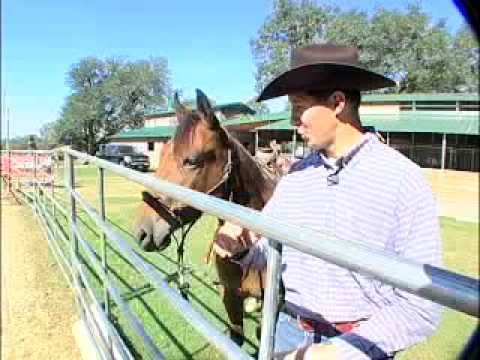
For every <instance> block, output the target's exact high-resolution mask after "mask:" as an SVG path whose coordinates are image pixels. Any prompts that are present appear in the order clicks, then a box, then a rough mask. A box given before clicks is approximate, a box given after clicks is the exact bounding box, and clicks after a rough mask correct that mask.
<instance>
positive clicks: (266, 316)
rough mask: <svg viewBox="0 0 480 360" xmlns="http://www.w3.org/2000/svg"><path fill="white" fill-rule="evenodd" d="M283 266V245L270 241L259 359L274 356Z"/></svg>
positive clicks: (265, 359) (264, 359)
mask: <svg viewBox="0 0 480 360" xmlns="http://www.w3.org/2000/svg"><path fill="white" fill-rule="evenodd" d="M281 266H282V245H281V244H280V243H279V242H277V241H275V240H270V241H269V248H268V261H267V280H266V283H267V284H268V286H267V289H266V292H265V295H264V304H263V311H262V331H261V338H260V349H259V356H258V359H261V360H268V359H272V358H273V356H272V355H273V349H274V347H275V329H276V321H277V313H278V305H279V299H278V297H279V296H278V294H279V290H280V276H281Z"/></svg>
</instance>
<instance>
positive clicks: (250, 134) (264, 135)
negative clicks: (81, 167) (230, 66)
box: [111, 94, 480, 171]
mask: <svg viewBox="0 0 480 360" xmlns="http://www.w3.org/2000/svg"><path fill="white" fill-rule="evenodd" d="M216 108H217V110H218V116H219V118H220V119H221V121H222V124H223V126H225V127H226V128H227V129H228V130H229V132H230V133H232V134H233V135H234V136H235V137H236V138H237V139H239V140H240V142H242V144H244V145H245V146H246V147H247V148H248V149H249V150H250V152H251V153H252V154H254V153H256V152H257V150H258V149H259V148H263V147H268V145H269V143H270V142H271V141H272V140H276V142H277V143H279V144H280V146H281V150H282V152H285V153H289V154H293V153H294V154H295V156H296V157H303V156H305V155H306V154H307V153H308V149H307V148H306V147H305V145H304V144H303V142H302V140H301V138H300V137H299V136H297V132H296V129H295V128H294V127H293V126H292V125H291V124H290V112H289V111H282V112H276V113H269V114H261V115H255V112H254V111H253V110H252V109H251V108H250V107H248V106H247V105H245V104H244V103H241V102H235V103H227V104H221V105H217V106H216ZM479 110H480V102H479V95H478V94H368V95H364V96H363V97H362V105H361V107H360V114H361V119H362V123H363V125H364V126H367V127H371V128H374V129H375V130H376V131H377V132H379V133H380V134H381V135H382V136H383V138H384V140H385V142H386V143H387V144H389V145H390V146H392V147H394V148H395V149H397V150H398V151H400V152H402V153H403V154H404V155H406V156H407V157H409V158H410V159H412V160H413V161H415V162H416V163H418V164H419V165H420V166H422V167H429V168H439V169H455V170H467V171H480V149H479V145H480V143H479V133H480V130H479V115H480V113H479ZM176 124H177V123H176V118H175V112H174V111H173V108H172V106H171V105H169V107H168V108H167V109H164V110H162V109H160V110H158V109H156V110H155V109H154V110H151V111H150V112H148V113H147V115H146V116H145V127H144V128H141V129H131V130H124V131H121V132H120V133H118V134H117V135H115V136H114V137H112V139H111V141H112V142H115V143H128V144H131V145H134V146H136V147H137V148H138V149H139V150H141V151H142V152H144V153H147V154H148V155H149V156H150V162H151V164H152V165H153V166H154V167H155V166H156V164H158V156H159V154H160V150H161V147H162V146H163V144H164V143H165V142H166V141H167V140H168V139H169V138H170V137H171V136H172V135H173V133H174V131H175V126H176ZM294 150H295V151H294Z"/></svg>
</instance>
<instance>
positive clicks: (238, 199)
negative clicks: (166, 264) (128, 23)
mask: <svg viewBox="0 0 480 360" xmlns="http://www.w3.org/2000/svg"><path fill="white" fill-rule="evenodd" d="M196 100H197V110H196V111H192V110H190V109H188V108H187V107H185V106H184V105H183V104H181V103H180V101H179V100H178V97H177V95H175V99H174V101H175V110H176V115H177V120H178V123H179V125H178V127H177V130H176V133H175V135H174V136H173V138H172V139H171V140H170V141H169V142H167V143H166V144H165V146H163V149H162V153H161V156H160V162H159V166H158V168H157V170H156V173H155V176H156V177H159V178H162V179H164V180H167V181H170V182H173V183H176V184H179V185H182V186H185V187H188V188H190V189H193V190H196V191H200V192H203V193H207V194H210V195H213V196H216V197H219V198H223V199H225V200H229V201H232V202H234V203H237V204H240V205H244V206H247V207H249V208H252V209H256V210H260V209H262V208H263V206H264V205H265V203H266V202H267V201H268V199H269V198H270V197H271V195H272V193H273V190H274V188H275V185H276V181H275V179H274V178H272V177H271V176H270V175H269V174H268V173H267V172H266V171H265V170H263V169H262V168H261V167H260V166H259V165H258V164H257V162H256V161H255V160H254V158H253V157H252V156H251V155H250V154H249V152H248V151H247V150H246V149H245V148H244V147H243V146H242V145H241V144H240V143H239V142H238V141H237V140H236V139H234V138H233V137H231V136H230V135H229V134H228V132H227V131H226V130H225V129H224V128H223V127H222V126H221V124H220V122H219V120H218V119H217V117H216V116H215V110H214V109H213V108H212V106H211V104H210V102H209V100H208V99H207V97H206V96H205V94H204V93H203V92H201V91H200V90H197V99H196ZM144 200H145V202H146V203H145V204H143V205H142V206H141V209H140V211H139V216H138V218H137V221H136V224H135V236H136V238H137V240H138V241H139V242H140V245H141V247H142V248H143V249H144V250H146V251H153V250H162V249H165V248H166V247H167V246H168V244H169V242H170V236H171V234H172V233H173V231H174V230H176V228H178V227H180V226H182V225H185V224H187V223H192V222H194V221H196V220H197V219H198V218H199V217H200V215H201V213H200V212H199V211H197V210H195V209H193V208H191V207H189V206H186V205H183V204H181V203H180V202H178V201H176V200H174V199H171V198H168V197H166V196H164V195H162V194H155V195H148V194H144ZM219 225H223V222H222V221H219ZM217 231H218V229H217ZM215 236H217V232H216V235H215ZM238 239H240V241H241V244H239V246H238V247H237V248H238V249H239V250H245V249H248V247H249V246H251V242H249V241H243V240H245V239H248V237H239V238H238ZM241 239H243V240H241ZM214 240H219V241H225V236H219V237H218V238H215V239H214ZM229 247H230V248H231V244H230V245H229ZM215 260H216V261H215V263H216V267H217V271H218V275H219V280H220V283H221V284H222V298H223V302H224V304H225V308H226V310H227V314H228V317H229V320H230V321H231V323H232V332H231V335H232V338H234V340H236V341H237V342H239V343H242V342H243V299H244V298H245V296H246V295H248V294H250V293H251V292H252V291H254V290H257V291H256V294H255V295H257V296H258V295H260V294H261V293H260V294H259V291H258V286H259V285H258V283H259V281H256V282H255V281H254V280H255V279H257V280H261V276H259V275H258V272H257V274H250V273H248V272H247V274H244V273H243V271H242V269H241V268H240V266H239V265H238V264H236V263H234V262H232V261H230V260H228V259H227V260H226V259H222V258H220V257H219V256H216V257H215ZM252 279H253V282H252ZM252 283H253V284H254V285H252ZM255 284H256V285H255ZM242 289H243V290H244V291H242ZM254 292H255V291H254Z"/></svg>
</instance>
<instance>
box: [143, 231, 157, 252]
mask: <svg viewBox="0 0 480 360" xmlns="http://www.w3.org/2000/svg"><path fill="white" fill-rule="evenodd" d="M140 247H141V248H142V249H143V250H144V251H147V252H151V251H154V250H155V243H154V242H153V236H152V234H147V233H146V232H144V235H143V237H142V239H141V240H140Z"/></svg>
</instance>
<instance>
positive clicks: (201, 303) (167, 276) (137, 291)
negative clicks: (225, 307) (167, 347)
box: [62, 220, 258, 359]
mask: <svg viewBox="0 0 480 360" xmlns="http://www.w3.org/2000/svg"><path fill="white" fill-rule="evenodd" d="M109 223H110V224H111V225H112V226H113V227H115V228H116V229H118V230H120V231H121V232H122V233H123V234H124V235H126V237H129V238H130V240H131V239H133V236H132V234H131V233H130V232H129V231H127V230H126V229H124V228H123V227H121V226H119V225H118V224H115V223H113V222H111V221H110V222H109ZM82 224H83V225H85V226H86V227H87V229H88V230H90V232H91V233H92V235H93V236H96V237H97V238H98V233H97V232H96V231H95V230H94V229H92V228H91V226H89V225H87V224H86V223H85V221H83V220H82ZM62 230H63V229H62ZM129 242H130V241H129ZM130 245H131V246H134V245H132V244H130ZM107 246H108V249H109V251H111V252H112V255H113V254H115V256H116V257H117V259H119V260H120V261H121V262H123V263H125V264H126V265H128V267H130V268H131V270H133V271H135V272H137V273H139V271H138V270H137V269H136V268H135V266H133V264H132V263H131V262H130V261H129V260H128V259H127V258H126V257H125V256H124V255H123V254H122V252H121V251H120V250H117V249H116V248H114V247H113V246H112V245H111V244H108V243H107ZM134 251H135V253H136V254H137V255H138V256H139V257H140V258H141V259H142V260H143V261H145V262H146V263H148V264H149V265H151V266H152V267H153V268H155V269H156V270H157V271H158V272H159V273H160V274H162V275H163V278H162V280H165V281H166V282H168V283H171V282H173V281H175V280H176V278H177V277H178V273H177V272H175V273H169V272H167V271H166V270H164V269H162V267H161V265H158V264H157V263H155V262H154V261H152V260H151V259H149V258H147V257H146V256H145V255H144V254H142V253H141V252H138V251H137V250H134ZM157 254H158V256H159V257H160V258H161V260H162V261H166V262H168V263H169V264H171V265H177V264H178V263H177V261H175V260H174V259H173V258H172V257H171V256H169V255H167V254H164V253H157ZM95 257H96V260H97V261H98V262H100V263H101V257H100V256H99V254H98V253H97V250H95ZM83 263H84V264H85V265H86V267H87V269H88V272H89V273H90V274H91V276H93V277H94V278H95V281H96V282H97V284H100V286H101V284H102V279H101V277H100V276H99V275H98V274H97V273H96V272H95V269H94V268H93V267H92V265H90V264H88V262H86V261H85V258H84V259H83ZM117 264H118V263H117ZM120 264H121V263H120ZM119 266H120V267H121V265H119ZM116 267H118V266H116ZM108 271H109V273H110V274H111V275H112V276H113V277H114V278H115V279H116V280H117V281H118V282H119V284H121V285H122V286H123V287H124V289H125V290H126V291H123V293H122V298H123V299H124V300H126V301H129V302H130V301H133V300H137V301H138V302H139V305H140V307H141V308H143V309H144V310H145V312H144V314H145V316H150V317H151V319H152V320H153V321H154V323H155V324H156V326H157V327H158V329H159V331H160V332H162V334H164V335H165V336H166V337H167V338H168V339H169V340H170V342H171V343H172V344H173V345H174V346H175V347H176V348H177V349H178V350H179V351H180V352H181V353H182V354H183V356H184V357H185V358H188V359H192V358H193V357H194V355H195V354H198V353H199V352H201V351H204V350H205V349H207V348H208V347H209V346H210V345H209V344H208V343H206V344H205V345H204V346H202V347H201V348H200V349H198V350H195V351H194V352H193V353H190V352H189V350H188V349H187V347H186V346H185V345H184V343H182V342H181V341H179V340H178V338H177V336H176V335H175V333H174V332H172V331H171V330H170V329H169V328H168V326H167V325H165V323H164V322H162V320H161V319H160V318H159V317H158V316H157V314H156V312H155V311H154V309H153V308H152V306H151V304H152V302H151V301H147V300H145V298H144V297H145V296H146V295H148V294H150V293H151V292H153V291H154V290H155V288H154V287H153V286H152V285H150V284H149V283H147V284H144V285H142V286H140V287H133V286H132V285H131V282H129V281H128V280H127V279H126V277H125V276H124V274H120V273H119V271H118V269H115V268H113V267H112V266H110V265H109V266H108ZM190 276H191V277H192V279H193V280H196V281H198V284H200V286H198V288H202V287H203V288H205V289H208V290H209V291H211V292H213V293H214V294H215V295H217V296H218V291H217V290H216V288H215V287H214V286H213V285H211V284H209V283H208V282H207V281H206V280H205V279H204V277H202V276H199V275H197V274H195V272H194V271H192V273H191V274H190ZM193 280H192V281H193ZM187 294H188V297H189V299H190V300H191V301H192V302H194V303H195V304H197V305H198V307H199V308H200V309H202V310H203V311H204V312H205V313H208V314H210V315H211V316H212V317H213V318H215V320H216V321H218V322H219V323H220V324H222V325H223V326H225V327H228V328H230V324H229V322H228V320H226V319H225V318H223V317H222V316H220V315H219V314H218V313H217V312H216V311H215V309H214V308H212V307H211V306H209V304H207V302H206V301H205V300H202V299H201V298H200V297H199V296H198V295H196V293H195V292H192V291H191V290H187ZM112 305H113V306H114V307H116V305H115V304H112ZM245 315H246V318H250V319H253V320H254V321H255V322H256V323H257V324H258V319H256V318H255V317H252V316H251V315H250V314H245ZM179 316H181V315H179ZM120 335H121V336H122V338H124V340H125V343H126V344H127V345H128V346H129V347H130V348H132V349H135V340H133V339H130V340H129V339H128V336H126V335H125V333H124V332H123V331H121V332H120ZM245 341H246V343H248V344H249V345H250V346H251V347H253V348H255V349H256V347H257V346H256V344H254V343H253V342H252V341H251V340H249V339H247V338H246V339H245ZM137 346H138V345H137ZM135 352H136V351H135Z"/></svg>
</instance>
